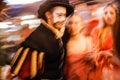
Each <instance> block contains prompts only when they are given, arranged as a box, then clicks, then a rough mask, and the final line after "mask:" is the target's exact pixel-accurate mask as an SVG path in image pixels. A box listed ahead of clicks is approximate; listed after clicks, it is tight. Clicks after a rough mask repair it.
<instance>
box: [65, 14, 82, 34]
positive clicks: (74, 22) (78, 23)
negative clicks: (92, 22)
mask: <svg viewBox="0 0 120 80" xmlns="http://www.w3.org/2000/svg"><path fill="white" fill-rule="evenodd" d="M67 28H68V32H69V33H70V35H76V34H78V33H80V30H81V29H82V28H83V21H82V18H81V16H80V15H78V14H74V15H72V16H71V17H70V18H69V22H68V25H67Z"/></svg>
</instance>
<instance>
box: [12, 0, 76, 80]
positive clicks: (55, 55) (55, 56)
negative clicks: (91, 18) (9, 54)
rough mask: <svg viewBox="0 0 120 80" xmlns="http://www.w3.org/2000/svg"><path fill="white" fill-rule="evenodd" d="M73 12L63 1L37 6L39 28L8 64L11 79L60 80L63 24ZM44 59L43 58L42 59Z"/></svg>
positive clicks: (62, 53)
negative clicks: (13, 77)
mask: <svg viewBox="0 0 120 80" xmlns="http://www.w3.org/2000/svg"><path fill="white" fill-rule="evenodd" d="M73 11H74V9H73V7H72V6H71V5H69V2H68V1H66V0H47V1H46V2H44V3H43V4H41V5H40V7H39V10H38V17H39V18H41V24H40V26H39V27H38V28H37V29H36V30H35V31H33V32H32V33H31V34H30V36H29V37H28V38H27V39H26V40H25V41H24V42H23V43H22V44H21V47H20V48H19V49H18V51H17V52H16V54H15V56H14V57H13V60H12V62H11V72H12V73H13V74H12V75H13V76H18V77H19V78H20V79H22V80H62V79H63V73H62V68H63V62H64V61H63V60H64V55H65V54H64V51H63V48H62V42H61V37H62V36H63V33H64V29H65V28H64V21H65V20H66V17H67V16H69V15H70V14H71V13H73ZM43 55H44V56H43Z"/></svg>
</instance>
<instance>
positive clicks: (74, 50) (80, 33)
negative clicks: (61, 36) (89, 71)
mask: <svg viewBox="0 0 120 80" xmlns="http://www.w3.org/2000/svg"><path fill="white" fill-rule="evenodd" d="M66 27H67V31H68V33H69V39H68V41H67V44H66V53H67V57H66V63H65V76H66V78H67V79H68V80H79V79H80V76H81V74H82V73H81V70H80V69H79V65H80V63H81V62H79V61H80V58H81V56H82V55H84V54H85V53H86V52H90V51H91V50H92V48H93V45H92V38H91V36H90V35H88V34H87V31H86V28H85V27H84V23H83V20H82V17H81V16H80V15H79V14H78V13H74V14H72V15H71V16H70V17H69V20H68V21H67V24H66Z"/></svg>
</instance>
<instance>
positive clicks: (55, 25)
mask: <svg viewBox="0 0 120 80" xmlns="http://www.w3.org/2000/svg"><path fill="white" fill-rule="evenodd" d="M63 25H64V22H56V23H54V24H53V26H54V27H55V28H56V29H58V30H60V29H61V28H62V27H63Z"/></svg>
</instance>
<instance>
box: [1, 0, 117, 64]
mask: <svg viewBox="0 0 120 80" xmlns="http://www.w3.org/2000/svg"><path fill="white" fill-rule="evenodd" d="M44 1H45V0H0V66H4V65H6V64H8V65H9V63H10V61H11V59H12V57H13V55H14V53H15V52H16V50H17V49H18V47H19V44H20V43H21V42H22V41H24V40H25V38H26V37H27V36H29V35H30V33H31V32H32V31H34V30H35V29H36V28H37V27H38V25H39V24H40V19H38V18H37V10H38V8H39V5H40V4H41V3H43V2H44ZM69 2H70V4H71V5H73V6H75V11H74V12H78V13H80V14H81V15H82V17H83V19H84V21H85V22H88V21H90V20H91V19H95V18H100V17H101V15H102V13H103V12H102V8H103V6H104V5H106V4H107V3H108V2H115V3H116V4H117V5H118V6H119V0H69Z"/></svg>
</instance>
